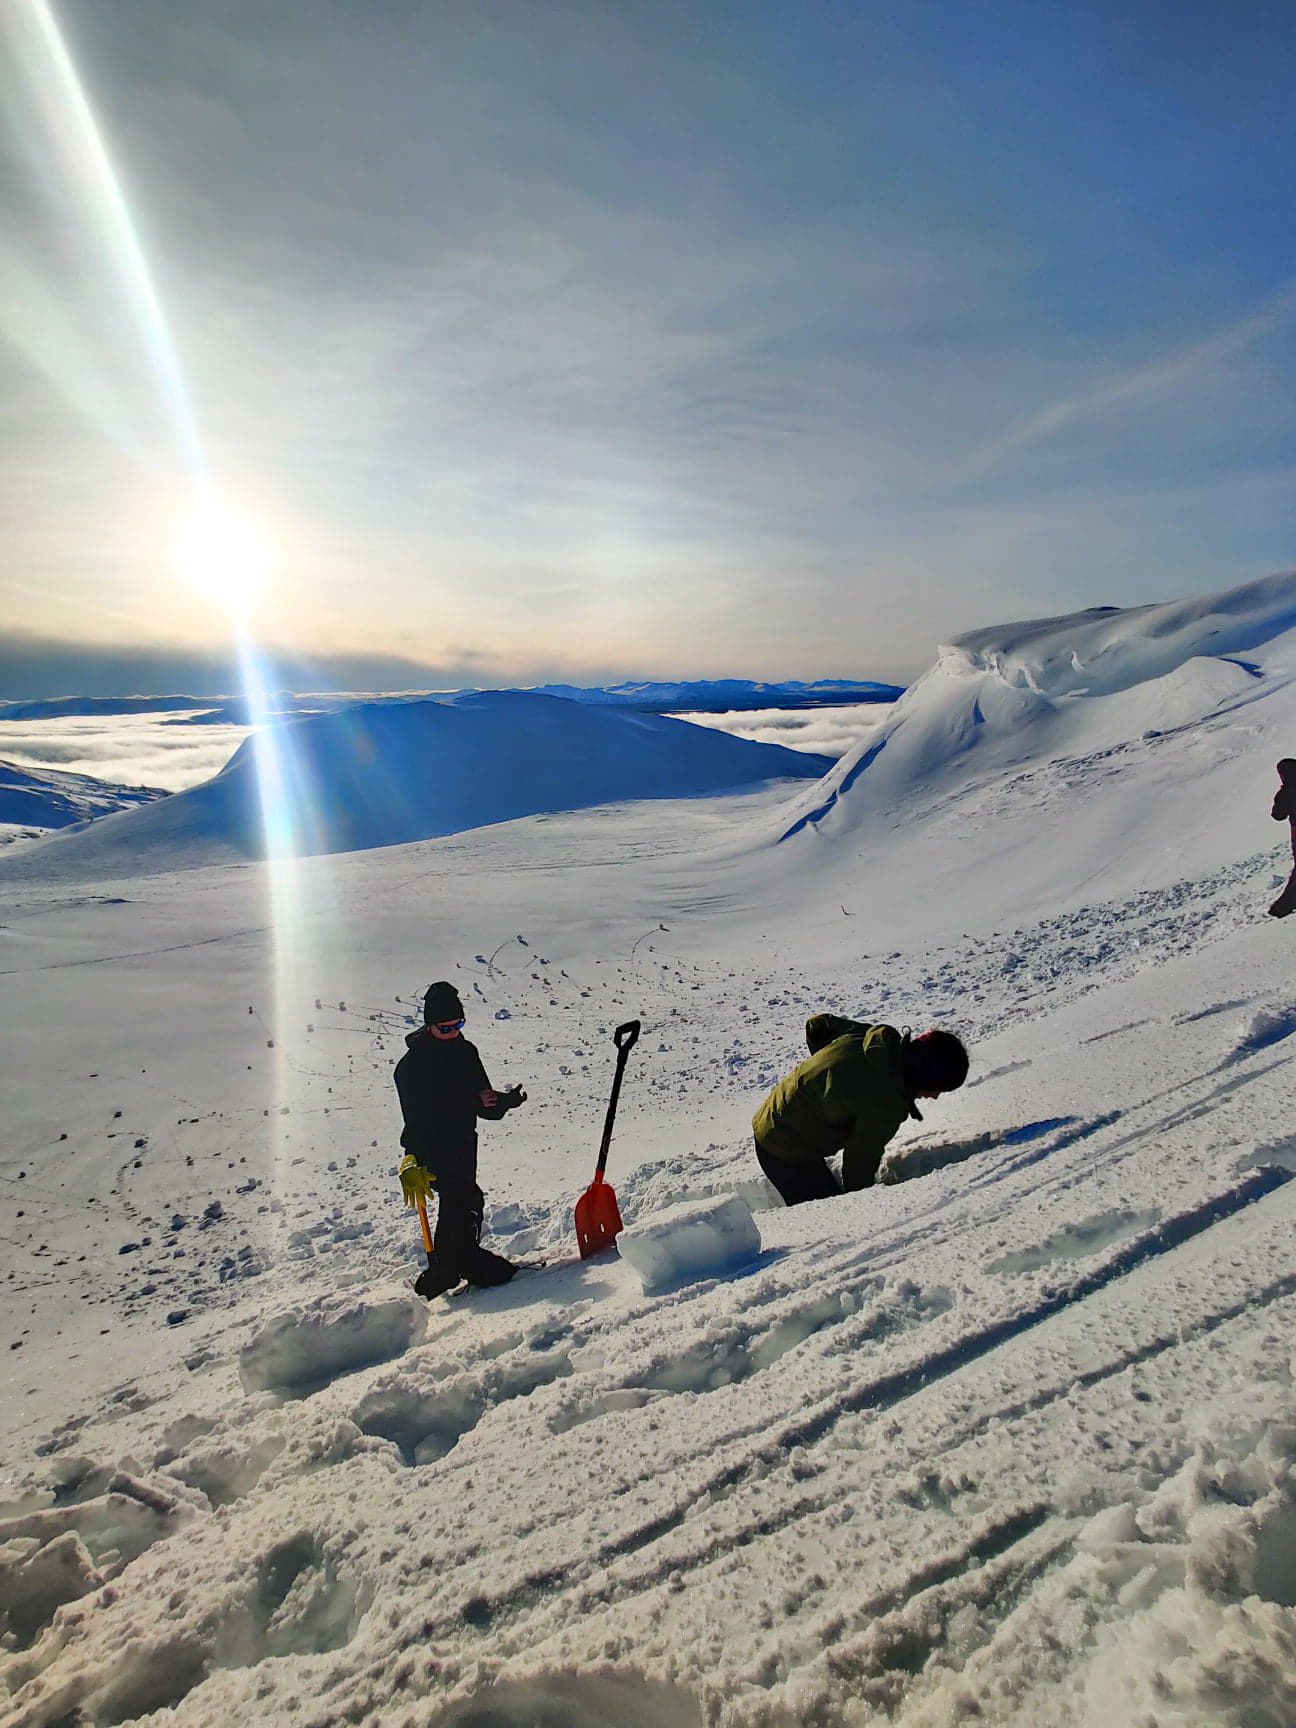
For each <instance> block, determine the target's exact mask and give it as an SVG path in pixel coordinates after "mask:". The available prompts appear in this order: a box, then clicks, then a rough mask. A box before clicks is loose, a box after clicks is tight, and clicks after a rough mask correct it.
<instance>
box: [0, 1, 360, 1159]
mask: <svg viewBox="0 0 1296 1728" xmlns="http://www.w3.org/2000/svg"><path fill="white" fill-rule="evenodd" d="M0 44H5V45H7V46H8V47H9V48H10V50H11V51H12V54H13V57H14V60H15V63H16V64H17V66H18V67H19V69H20V71H21V72H22V73H23V75H24V80H25V83H26V86H27V87H28V89H29V92H30V95H31V97H32V100H33V102H34V105H35V111H36V112H37V113H38V115H39V116H40V120H41V126H42V132H43V136H44V141H45V146H46V147H45V150H44V152H43V160H45V161H47V162H48V164H49V165H50V173H51V177H52V180H53V181H55V182H56V183H57V188H58V196H59V200H60V208H63V207H66V208H67V209H69V210H71V211H74V212H76V213H77V214H79V215H80V216H82V218H83V219H84V221H85V225H86V229H87V232H88V233H89V234H91V235H93V236H94V237H95V238H96V239H97V241H98V243H99V253H100V257H101V260H102V265H103V271H104V281H105V285H106V286H107V287H109V288H110V289H111V290H112V291H113V292H114V295H115V298H116V300H117V303H118V305H119V307H120V310H121V321H122V326H123V328H130V327H133V328H134V329H135V330H136V332H137V333H138V336H139V339H140V342H141V347H142V352H143V355H144V357H145V359H146V361H147V364H148V368H149V373H150V375H151V377H152V380H153V382H154V385H155V387H156V389H157V391H158V393H159V396H160V398H161V399H162V401H163V402H164V403H165V404H166V408H167V411H168V415H169V419H170V425H171V432H172V438H173V443H174V448H175V451H176V454H177V456H178V458H179V462H180V465H181V466H182V468H183V469H184V472H185V474H186V476H187V481H186V483H187V486H188V488H189V490H190V492H191V495H193V496H194V498H195V503H194V506H193V508H192V509H191V510H190V512H189V514H188V515H187V516H186V517H185V519H184V521H183V522H182V523H181V524H180V526H179V531H178V536H177V544H176V558H177V562H178V564H179V567H180V569H181V571H183V573H184V574H185V575H186V576H187V577H188V578H189V579H190V580H191V581H193V582H195V583H196V584H197V585H198V586H199V587H200V588H203V589H205V590H206V591H207V592H209V593H213V594H215V595H217V596H219V597H220V598H222V599H224V600H225V601H226V602H227V603H228V606H229V617H230V629H231V635H232V638H233V641H234V644H235V647H236V649H237V654H238V660H239V666H240V671H241V681H242V684H243V690H244V696H245V699H246V701H247V704H248V709H249V717H250V719H251V723H252V728H253V731H252V737H251V740H250V744H251V750H252V754H253V761H254V764H255V769H256V779H257V789H258V794H259V801H260V806H261V808H260V817H261V830H262V841H263V845H262V855H263V856H264V858H265V860H266V866H265V873H266V880H267V887H268V890H269V896H270V917H271V927H272V931H273V937H272V947H271V956H270V958H271V962H272V975H271V979H270V982H271V985H272V990H273V1004H274V1007H273V1015H274V1019H273V1028H274V1037H273V1038H272V1039H271V1040H270V1043H271V1046H272V1048H273V1049H274V1052H275V1055H274V1067H273V1069H272V1071H271V1076H270V1086H271V1093H270V1101H271V1103H272V1104H275V1105H277V1106H278V1108H276V1109H275V1110H274V1112H273V1114H272V1113H271V1110H270V1109H269V1108H267V1109H266V1110H265V1112H264V1119H265V1121H266V1132H267V1150H268V1152H269V1154H270V1158H271V1162H272V1168H273V1170H274V1181H275V1183H276V1186H277V1185H278V1183H279V1181H280V1175H281V1172H286V1171H287V1169H288V1168H289V1166H290V1164H291V1163H292V1162H293V1159H292V1157H291V1154H292V1153H293V1152H294V1151H295V1150H296V1149H297V1148H298V1145H299V1143H300V1139H301V1134H302V1129H301V1127H300V1123H301V1122H302V1120H303V1118H302V1116H301V1113H300V1112H299V1111H296V1110H290V1108H289V1106H290V1104H291V1103H293V1102H296V1101H297V1100H298V1098H299V1097H300V1085H301V1082H300V1078H299V1076H300V1074H301V1073H302V1072H303V1069H302V1064H301V1062H300V1060H298V1056H297V1054H296V1053H295V1052H294V1050H293V1047H292V1046H293V1043H294V1041H296V1042H298V1043H299V1041H300V1032H299V1029H300V1027H301V1026H303V1025H304V1024H305V1023H306V1008H305V1006H304V1004H305V1003H306V1002H308V1001H309V1000H310V984H309V982H308V977H307V969H308V967H316V966H318V965H320V964H321V963H322V962H323V956H324V954H325V953H326V952H327V953H328V955H329V956H330V960H331V963H333V964H337V962H338V959H339V955H340V951H341V947H342V937H341V932H340V931H339V930H338V929H337V927H336V921H335V919H334V917H333V913H332V885H331V882H330V879H329V876H328V874H327V871H321V870H319V869H316V870H315V871H313V872H312V873H311V874H312V879H311V883H310V893H311V899H310V902H309V905H308V906H303V883H302V879H301V874H300V868H299V865H300V853H301V851H302V849H303V842H304V839H305V838H306V836H304V834H303V831H302V830H303V824H304V823H305V822H306V821H307V820H308V817H309V802H308V800H306V799H304V798H303V797H302V796H300V795H299V788H300V786H301V785H302V784H304V783H308V781H307V777H306V776H304V773H303V769H302V764H301V763H300V762H299V761H298V759H297V755H296V752H295V747H294V739H293V736H292V732H293V729H292V727H291V726H286V725H283V724H281V723H279V716H278V714H277V713H276V710H275V707H274V704H273V701H272V698H271V695H270V679H271V675H272V674H271V668H270V665H269V664H268V663H267V662H266V660H265V659H264V658H263V656H262V655H261V654H260V653H258V651H257V648H256V645H255V643H254V641H253V639H252V635H251V632H250V630H249V629H248V627H247V620H246V616H245V612H246V607H247V602H248V601H249V599H250V598H251V596H252V594H253V592H254V591H255V589H256V587H257V586H258V584H259V583H261V582H262V581H263V580H264V579H265V577H266V575H267V573H268V571H269V567H270V564H271V562H272V557H271V548H270V546H269V543H268V542H267V541H266V539H265V538H264V536H262V535H261V534H260V533H259V532H258V530H257V529H256V528H255V527H254V526H253V524H252V523H251V522H249V521H247V520H246V518H244V517H241V516H239V515H238V514H237V513H236V512H234V511H232V510H229V509H227V508H226V507H224V506H222V505H220V504H219V503H218V502H217V501H216V499H215V496H214V493H213V490H212V482H211V474H210V467H209V464H208V461H207V456H206V452H205V451H204V449H203V445H202V440H201V437H200V433H199V427H198V419H197V415H196V413H195V411H194V408H193V405H192V403H191V401H190V397H189V393H188V389H187V386H186V381H185V377H184V373H183V369H182V367H181V363H180V356H179V354H178V351H177V349H176V347H175V344H174V342H173V340H172V337H171V333H170V330H169V328H168V324H167V319H166V314H165V309H164V307H163V304H162V299H161V296H160V294H159V293H158V290H157V286H156V283H155V282H154V279H153V273H152V270H151V269H150V267H149V261H148V259H147V257H146V255H145V252H144V248H143V244H142V242H141V239H140V232H139V230H138V228H137V226H136V222H135V218H134V213H133V212H132V210H131V208H130V206H129V203H128V201H127V198H126V195H125V192H124V190H123V187H122V183H121V180H120V178H119V176H118V173H117V169H116V167H115V165H114V163H113V159H112V155H111V153H110V150H109V148H108V143H107V140H106V138H105V136H104V134H103V131H102V129H101V127H100V124H99V120H98V117H97V116H96V114H95V113H94V111H93V109H92V107H91V105H90V102H89V100H88V98H87V96H86V92H85V89H84V87H83V85H82V82H81V78H80V75H79V73H78V71H77V68H76V65H75V63H74V61H73V59H72V56H71V54H70V53H69V51H68V46H67V43H66V41H65V40H64V37H63V34H62V32H61V30H60V28H59V25H58V21H57V19H56V17H55V14H54V11H53V9H52V7H51V6H50V4H49V0H0ZM281 1115H283V1116H286V1118H287V1120H286V1121H281V1120H280V1117H281ZM303 1150H304V1148H303Z"/></svg>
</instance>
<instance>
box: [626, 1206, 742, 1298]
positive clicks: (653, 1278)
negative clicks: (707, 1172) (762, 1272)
mask: <svg viewBox="0 0 1296 1728" xmlns="http://www.w3.org/2000/svg"><path fill="white" fill-rule="evenodd" d="M760 1250H761V1238H760V1231H759V1230H758V1229H757V1228H756V1220H755V1219H754V1218H753V1217H752V1213H751V1207H750V1206H748V1204H747V1202H746V1201H745V1200H740V1199H739V1198H738V1196H737V1195H736V1194H726V1195H723V1196H721V1197H719V1198H717V1199H709V1200H693V1201H684V1202H683V1203H681V1204H680V1205H678V1206H670V1207H668V1208H667V1209H666V1211H664V1212H657V1213H655V1214H654V1215H653V1216H652V1217H651V1218H648V1219H646V1220H645V1221H644V1222H643V1223H640V1224H634V1225H631V1226H630V1227H629V1228H628V1229H626V1230H623V1231H622V1232H621V1234H620V1235H619V1236H618V1237H617V1252H618V1253H619V1254H620V1256H621V1258H622V1259H623V1260H624V1261H625V1262H626V1263H627V1264H628V1265H629V1266H632V1267H633V1268H634V1270H635V1272H636V1273H637V1274H638V1276H639V1282H640V1283H641V1284H642V1285H643V1288H644V1294H645V1295H646V1296H655V1295H656V1294H657V1293H658V1292H659V1291H661V1290H670V1289H673V1288H674V1287H675V1286H676V1285H678V1284H690V1283H692V1282H694V1281H695V1280H696V1279H698V1278H714V1277H718V1276H720V1275H721V1274H723V1273H725V1272H732V1271H733V1270H734V1269H735V1268H736V1267H739V1266H743V1265H746V1263H747V1262H748V1261H749V1260H754V1259H755V1257H756V1256H757V1255H758V1254H759V1253H760Z"/></svg>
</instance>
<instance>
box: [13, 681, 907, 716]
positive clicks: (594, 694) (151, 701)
mask: <svg viewBox="0 0 1296 1728" xmlns="http://www.w3.org/2000/svg"><path fill="white" fill-rule="evenodd" d="M525 693H526V694H527V695H532V696H560V697H562V698H563V699H564V700H565V701H568V702H581V703H584V704H586V705H589V706H594V707H601V708H634V709H637V710H639V711H640V712H641V713H646V714H674V713H693V714H724V713H728V712H732V711H735V710H743V711H748V710H751V709H756V708H831V707H852V706H855V705H857V704H860V703H864V702H894V701H896V700H897V699H898V698H899V697H900V696H902V695H903V694H904V692H903V690H902V689H901V687H900V686H899V685H897V684H879V683H875V682H873V681H872V680H870V679H867V678H866V679H846V678H819V679H816V680H815V681H814V682H813V683H809V684H807V683H802V682H800V681H798V680H796V679H791V680H788V681H787V682H785V683H765V682H761V681H758V680H753V679H747V678H717V679H707V678H703V679H696V680H692V681H687V680H686V681H681V682H678V683H655V682H651V681H642V682H631V683H627V684H614V685H608V686H600V685H594V686H589V687H586V686H583V685H577V684H541V685H537V686H533V687H530V688H529V689H528V690H527V691H526V692H525ZM491 694H496V695H498V694H504V692H499V691H496V692H490V691H479V690H452V691H427V690H422V691H402V692H400V693H398V694H395V695H371V694H366V693H362V692H356V691H316V692H305V693H298V692H295V691H291V690H278V691H276V692H274V694H273V695H272V696H271V697H270V698H269V701H268V707H269V710H270V712H271V713H272V714H277V715H278V714H318V713H335V712H336V711H337V710H338V709H340V708H347V707H351V706H353V705H354V704H355V703H358V702H364V703H366V704H376V703H383V704H386V703H398V702H421V701H425V700H426V699H427V698H428V697H429V696H436V697H437V698H438V700H440V701H446V700H452V699H457V698H459V697H463V696H478V695H491ZM167 713H174V714H175V715H176V717H177V718H176V722H175V723H176V724H177V725H210V724H214V723H216V722H231V721H232V722H234V723H235V724H239V725H249V724H250V723H251V722H250V719H249V713H248V703H247V699H246V698H245V697H243V696H239V695H229V696H206V697H204V696H181V695H176V696H56V697H50V698H48V699H46V700H42V701H32V702H0V722H3V721H6V720H50V719H57V718H61V717H63V716H69V715H87V714H90V715H93V714H102V715H108V714H167Z"/></svg>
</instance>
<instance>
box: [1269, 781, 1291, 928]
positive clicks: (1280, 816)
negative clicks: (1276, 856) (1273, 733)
mask: <svg viewBox="0 0 1296 1728" xmlns="http://www.w3.org/2000/svg"><path fill="white" fill-rule="evenodd" d="M1278 778H1279V780H1280V781H1281V782H1282V784H1281V785H1280V786H1279V788H1278V790H1277V791H1276V792H1275V793H1274V801H1273V809H1272V810H1271V811H1270V812H1269V814H1270V815H1271V816H1272V817H1273V819H1274V821H1275V822H1290V823H1291V842H1292V873H1291V875H1290V876H1289V877H1288V878H1287V886H1286V887H1285V888H1284V889H1283V891H1282V893H1281V894H1280V895H1279V896H1278V898H1277V899H1276V900H1275V901H1274V903H1273V905H1272V906H1271V907H1270V908H1269V916H1270V917H1271V918H1286V917H1287V915H1288V913H1290V912H1296V760H1294V759H1293V758H1292V757H1290V756H1284V757H1283V759H1282V761H1281V762H1280V763H1279V764H1278Z"/></svg>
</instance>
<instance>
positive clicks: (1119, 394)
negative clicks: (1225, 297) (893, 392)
mask: <svg viewBox="0 0 1296 1728" xmlns="http://www.w3.org/2000/svg"><path fill="white" fill-rule="evenodd" d="M1294 309H1296V279H1293V280H1292V281H1291V282H1289V283H1288V284H1287V286H1286V287H1284V288H1283V289H1281V290H1280V291H1279V292H1278V293H1277V294H1275V295H1273V296H1272V297H1271V298H1270V299H1268V300H1267V301H1265V303H1264V304H1263V305H1262V306H1260V307H1259V308H1258V310H1256V311H1255V312H1252V313H1249V314H1248V316H1247V317H1245V318H1240V319H1238V320H1237V321H1236V322H1235V323H1232V324H1229V325H1226V326H1225V328H1224V329H1222V330H1218V331H1216V332H1215V334H1214V335H1213V336H1208V337H1206V338H1205V339H1204V340H1202V341H1200V342H1194V343H1192V344H1190V345H1189V346H1188V347H1187V348H1184V349H1181V350H1180V351H1179V352H1178V353H1177V354H1173V355H1171V356H1170V357H1169V358H1168V359H1165V360H1158V361H1155V362H1153V363H1152V364H1151V365H1147V366H1139V367H1136V368H1134V370H1133V371H1130V372H1127V373H1126V374H1125V375H1124V377H1121V378H1116V379H1113V380H1112V381H1111V382H1110V383H1108V384H1104V385H1102V386H1100V387H1099V388H1098V389H1096V390H1090V391H1086V392H1084V393H1082V394H1080V395H1076V396H1070V397H1065V398H1063V399H1062V400H1060V401H1058V402H1053V403H1050V405H1049V406H1048V407H1047V408H1043V409H1041V410H1040V411H1039V412H1038V413H1036V414H1033V415H1031V417H1030V418H1029V419H1028V420H1026V421H1024V422H1023V423H1022V424H1021V425H1019V426H1014V427H1012V428H1010V429H1009V430H1008V431H1006V432H1003V433H1001V434H1000V435H999V436H998V437H997V438H992V439H991V440H990V441H989V442H988V443H986V444H984V445H983V446H982V447H981V449H980V450H978V451H976V452H974V454H973V455H972V457H971V458H970V459H969V460H968V462H967V463H966V464H965V466H964V468H963V469H962V471H961V473H960V475H959V476H958V478H959V479H961V480H964V481H967V480H975V479H980V478H981V477H982V476H984V475H986V474H988V473H989V472H990V471H991V470H992V469H994V468H998V467H1000V466H1001V465H1002V464H1003V463H1004V462H1005V461H1006V460H1007V458H1008V457H1010V456H1014V455H1016V454H1018V453H1019V452H1020V451H1022V450H1025V449H1027V448H1028V447H1029V446H1030V445H1032V444H1037V443H1039V442H1040V441H1041V440H1042V439H1045V438H1049V437H1051V436H1052V435H1053V434H1054V433H1057V432H1061V431H1063V430H1064V429H1065V428H1066V427H1068V426H1071V425H1074V424H1075V423H1076V422H1077V421H1081V420H1089V419H1095V418H1097V417H1099V416H1100V415H1102V414H1105V413H1106V412H1107V411H1108V410H1109V409H1112V408H1115V407H1118V406H1119V405H1120V404H1122V403H1124V402H1129V401H1133V400H1135V399H1136V398H1139V397H1148V396H1155V395H1157V394H1159V393H1161V392H1163V391H1168V390H1173V389H1174V388H1176V387H1177V386H1178V385H1179V384H1181V383H1183V382H1184V380H1185V379H1188V378H1190V377H1192V376H1193V375H1194V374H1196V373H1199V372H1203V371H1205V370H1207V369H1208V368H1209V367H1211V366H1214V365H1217V364H1218V363H1219V362H1220V361H1222V360H1228V359H1230V358H1231V357H1232V356H1233V355H1235V354H1240V353H1242V352H1244V351H1245V350H1246V349H1247V348H1250V347H1251V346H1252V344H1253V343H1256V342H1259V341H1261V340H1263V339H1264V338H1265V337H1266V336H1269V335H1271V334H1272V333H1273V332H1274V331H1275V330H1277V329H1279V328H1280V327H1281V326H1282V325H1283V324H1285V323H1286V322H1287V320H1288V319H1289V318H1290V317H1291V314H1292V312H1293V310H1294Z"/></svg>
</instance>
